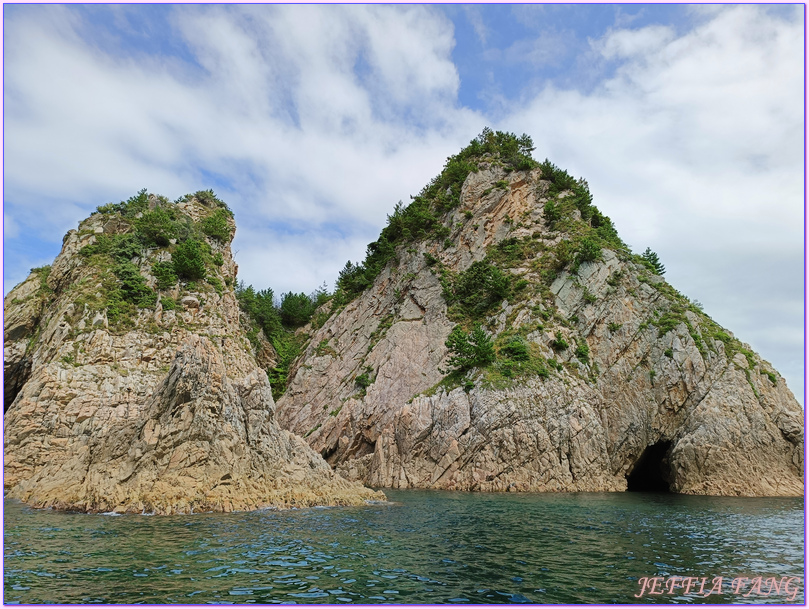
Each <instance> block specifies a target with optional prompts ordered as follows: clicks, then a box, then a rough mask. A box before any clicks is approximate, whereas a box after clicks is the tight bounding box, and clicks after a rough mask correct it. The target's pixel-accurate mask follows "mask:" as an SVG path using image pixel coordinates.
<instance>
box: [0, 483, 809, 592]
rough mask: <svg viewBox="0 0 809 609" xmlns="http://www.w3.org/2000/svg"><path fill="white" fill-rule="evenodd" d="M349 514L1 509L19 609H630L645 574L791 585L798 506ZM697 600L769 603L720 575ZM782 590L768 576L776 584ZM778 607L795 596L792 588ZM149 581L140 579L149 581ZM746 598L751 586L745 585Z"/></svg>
mask: <svg viewBox="0 0 809 609" xmlns="http://www.w3.org/2000/svg"><path fill="white" fill-rule="evenodd" d="M388 495H389V497H390V499H391V500H392V501H391V503H383V504H377V505H373V506H369V507H362V508H332V509H313V510H288V511H279V510H263V511H258V512H250V513H236V514H195V515H192V516H170V517H159V518H158V517H150V518H145V517H143V516H128V515H127V516H116V517H114V518H113V517H110V516H105V515H87V514H65V513H60V512H55V511H50V510H39V511H38V510H32V509H30V508H27V507H25V506H23V505H21V504H19V503H17V502H13V501H6V502H5V523H4V524H5V530H4V534H5V572H4V576H5V577H4V586H5V600H6V602H7V603H9V604H19V603H90V602H94V603H189V602H193V603H246V602H250V603H267V604H270V603H272V604H278V603H334V604H344V603H375V602H378V603H447V602H451V603H593V602H598V603H636V602H638V599H637V598H635V597H634V595H635V594H638V593H639V592H640V590H641V586H642V583H641V582H642V581H645V580H644V579H643V578H651V577H662V578H667V577H678V578H684V577H694V578H703V577H704V578H708V580H707V582H708V583H707V585H706V589H707V588H709V587H710V586H711V583H710V582H711V581H712V580H713V578H714V577H717V576H723V577H725V578H730V579H732V578H733V577H736V576H739V575H741V576H745V577H751V576H752V575H751V574H758V575H761V576H762V577H776V578H780V577H788V576H795V577H799V578H800V577H802V574H803V539H804V532H803V504H802V501H801V500H800V499H794V500H793V499H738V498H715V497H713V498H708V497H684V496H677V495H652V494H650V495H646V494H638V493H622V494H621V493H616V494H602V493H568V494H546V495H543V494H524V495H522V494H516V495H515V494H507V495H505V494H502V495H500V494H471V493H451V492H436V491H389V492H388ZM730 579H728V583H727V585H725V588H724V589H723V590H722V592H721V594H715V595H712V596H705V597H700V596H696V595H695V594H694V593H693V592H692V593H689V594H686V593H685V592H684V590H682V589H677V588H673V589H672V591H671V593H670V594H669V593H668V591H666V593H665V594H663V595H661V596H648V595H647V596H644V597H643V599H642V602H651V603H664V602H683V603H706V602H710V603H729V602H733V603H748V604H749V603H783V602H786V601H787V600H788V593H787V592H784V590H783V589H782V590H781V591H780V592H779V593H777V594H772V595H769V596H761V595H756V594H752V595H751V596H749V597H744V596H743V595H741V594H733V593H732V592H731V590H730V587H729V581H730ZM779 581H780V580H779ZM798 581H799V583H800V585H799V591H798V593H797V594H796V596H795V598H794V599H792V602H795V603H802V602H803V599H804V592H803V582H802V580H798ZM147 583H148V585H145V584H147ZM748 591H749V588H748Z"/></svg>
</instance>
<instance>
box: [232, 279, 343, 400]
mask: <svg viewBox="0 0 809 609" xmlns="http://www.w3.org/2000/svg"><path fill="white" fill-rule="evenodd" d="M236 298H237V300H238V301H239V308H240V309H241V310H242V311H243V312H244V313H245V314H246V315H247V317H248V319H249V320H250V325H251V328H250V330H249V331H248V333H247V337H248V339H250V342H251V343H252V344H253V345H254V346H255V345H257V344H258V343H257V341H258V335H259V332H260V331H263V332H264V335H265V336H266V337H267V340H269V341H270V344H272V346H273V348H274V349H275V351H276V353H277V354H278V361H277V363H276V366H275V367H274V368H272V369H270V370H268V371H267V376H268V378H269V380H270V386H271V387H272V392H273V397H274V398H275V399H278V398H279V397H281V396H282V395H283V394H284V392H285V391H286V386H287V380H288V375H289V369H290V367H291V365H292V363H293V362H294V361H295V359H296V358H297V357H298V356H299V355H300V354H301V353H302V352H303V350H304V349H305V347H306V344H307V343H308V341H309V336H308V335H306V334H303V333H296V332H295V329H296V328H299V327H301V326H304V325H306V324H307V323H308V322H309V320H310V319H311V318H312V316H313V314H314V312H315V310H316V309H317V308H318V307H319V306H320V305H321V304H323V303H325V302H326V301H328V300H329V298H330V295H329V294H328V292H327V291H326V289H325V286H322V287H320V288H319V289H317V290H316V291H314V292H313V293H312V294H310V295H308V296H307V295H306V294H295V293H293V292H288V293H286V294H284V295H283V296H282V298H281V301H280V302H278V303H276V302H275V294H274V292H273V291H272V289H270V288H267V289H266V290H260V291H256V290H255V289H254V288H253V286H251V285H248V286H245V284H244V282H239V285H238V286H237V287H236ZM323 323H325V319H323V320H321V325H322V324H323ZM327 342H328V341H326V343H327ZM321 347H322V348H323V349H326V348H327V347H326V345H325V344H323V343H321V345H319V346H318V351H317V353H318V355H322V354H323V353H321ZM329 349H330V348H329ZM330 351H331V352H332V353H333V354H334V355H336V353H335V352H334V350H333V349H330Z"/></svg>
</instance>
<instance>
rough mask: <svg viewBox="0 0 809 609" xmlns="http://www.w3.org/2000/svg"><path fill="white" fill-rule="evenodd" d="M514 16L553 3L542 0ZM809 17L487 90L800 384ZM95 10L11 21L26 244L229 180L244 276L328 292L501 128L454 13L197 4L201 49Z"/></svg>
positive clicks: (181, 14) (614, 54)
mask: <svg viewBox="0 0 809 609" xmlns="http://www.w3.org/2000/svg"><path fill="white" fill-rule="evenodd" d="M537 8H539V9H540V10H535V9H537ZM529 9H530V10H529ZM132 10H140V8H139V7H138V9H134V8H133V9H132ZM515 10H517V14H518V16H520V15H521V16H522V17H521V18H524V19H533V20H535V21H536V20H540V21H542V20H543V19H544V16H543V15H544V13H543V12H542V7H526V8H518V9H515ZM801 11H802V7H795V12H794V16H793V18H791V19H784V18H783V17H779V16H777V15H775V14H772V13H771V12H768V11H767V10H766V9H764V8H762V7H757V6H726V7H719V8H718V9H716V10H713V9H712V10H711V11H710V12H706V11H702V12H701V14H700V15H701V16H700V19H701V20H700V24H699V25H698V26H697V27H696V28H695V29H693V30H692V31H690V32H688V33H686V34H683V35H678V34H676V33H674V30H673V29H671V28H668V27H663V26H649V27H645V28H636V29H628V28H618V27H616V28H615V29H613V30H611V31H609V32H608V33H607V35H606V36H604V37H603V38H602V39H600V40H596V41H593V42H592V48H593V49H594V50H595V51H597V52H598V53H600V54H601V60H602V61H604V62H605V64H606V63H609V64H610V65H614V66H617V67H616V71H615V73H614V75H613V76H612V77H610V78H609V79H607V80H606V81H604V82H603V83H602V84H601V85H600V86H598V87H596V88H595V89H594V90H593V91H592V92H591V93H587V94H583V93H580V92H577V91H567V90H559V89H554V88H551V87H549V88H545V89H544V90H541V91H540V92H539V93H538V94H536V95H534V96H532V97H529V96H528V95H527V94H526V92H525V91H523V95H522V96H521V97H520V98H519V104H520V105H515V102H513V101H508V100H506V98H505V97H503V96H499V95H498V92H497V91H487V92H486V94H487V95H489V96H490V97H491V98H492V99H497V100H499V105H498V107H497V111H498V116H500V115H504V116H506V117H507V118H506V119H505V120H503V121H502V122H501V125H500V127H501V128H507V129H508V130H511V131H516V132H518V133H522V132H528V133H529V134H531V135H532V136H533V137H534V141H535V143H536V145H537V152H536V155H537V157H538V158H540V159H542V158H545V156H548V157H549V158H551V159H552V160H553V161H554V162H555V163H557V164H558V165H560V166H562V167H565V168H567V169H568V170H570V171H571V172H572V173H574V174H576V175H583V176H585V177H586V178H587V179H588V181H589V183H590V186H591V189H592V191H593V193H594V195H595V200H596V203H597V205H599V207H601V208H602V210H603V211H605V213H607V214H609V215H610V216H611V217H612V218H613V219H614V220H615V222H616V225H617V227H618V229H619V231H620V233H621V235H622V236H623V237H624V239H625V240H626V241H627V242H628V243H630V244H631V245H633V246H634V247H635V249H636V250H642V249H643V248H644V247H646V246H647V245H649V246H651V247H652V248H653V249H655V250H656V251H657V252H658V253H659V254H660V255H661V258H662V259H663V262H664V263H665V264H666V265H667V267H668V277H669V279H670V280H671V282H672V284H673V285H675V286H676V287H677V288H678V289H680V290H682V291H683V292H684V293H686V294H688V295H689V296H691V297H695V298H698V299H699V300H701V301H702V302H703V303H704V304H705V306H706V309H707V311H708V313H710V314H711V315H713V316H714V317H715V318H716V319H717V321H719V322H720V323H723V324H725V325H727V326H729V327H730V328H731V329H732V330H733V331H734V332H736V333H737V335H738V336H739V337H740V338H741V339H742V340H746V341H748V342H751V343H752V344H753V346H754V347H755V348H757V349H760V350H761V351H762V355H764V356H765V357H767V358H768V359H771V360H772V361H773V363H774V364H775V365H776V367H778V368H779V369H781V371H782V372H783V373H785V374H789V383H790V386H791V387H792V388H793V390H796V392H798V393H799V392H801V391H802V378H801V377H802V368H800V367H799V366H798V365H797V364H795V362H798V361H799V360H800V356H801V354H800V353H798V348H799V345H798V343H799V342H801V341H802V335H801V332H800V330H801V326H800V324H801V321H802V319H801V317H800V312H801V311H802V297H803V290H802V275H801V273H802V268H801V265H800V264H799V262H800V261H801V260H802V246H803V233H802V226H803V181H802V176H803V165H802V163H803V138H802V134H803V19H802V12H801ZM473 13H474V11H473V12H471V13H468V14H470V15H471V14H473ZM82 15H85V16H82ZM126 15H127V13H126V11H125V10H118V9H116V11H115V19H117V22H118V23H119V24H125V23H126V21H125V20H126ZM87 19H89V18H88V17H86V13H81V12H77V11H75V10H73V9H71V8H68V7H65V6H57V5H47V6H20V7H16V8H15V9H14V10H12V11H9V13H8V14H7V16H6V18H5V23H4V26H5V29H4V36H5V40H4V51H5V59H4V72H5V74H4V75H5V90H4V103H5V148H4V155H5V193H4V194H5V199H6V203H7V204H8V205H7V207H6V211H5V213H4V218H6V219H7V222H8V224H7V227H6V228H7V230H6V237H8V238H9V239H11V240H13V238H14V231H15V230H17V231H18V232H17V234H18V235H19V239H23V238H25V236H26V235H28V234H32V233H38V234H40V235H42V234H44V233H49V234H52V235H53V237H52V239H53V241H54V242H55V243H57V244H58V240H59V238H60V237H61V235H62V234H63V233H64V231H65V230H67V229H68V228H72V227H74V226H75V224H76V222H77V221H78V220H79V219H81V218H83V217H84V216H86V215H87V213H88V212H89V211H90V210H91V209H92V208H93V207H95V206H96V205H98V204H101V203H105V202H107V201H109V200H120V199H121V198H126V197H127V196H129V195H131V194H133V193H134V192H135V191H137V190H138V189H140V188H142V187H144V186H147V187H148V188H149V189H150V190H151V191H153V192H158V193H161V194H165V195H167V196H169V197H172V198H174V197H177V196H179V195H181V194H185V193H186V192H190V191H195V190H197V189H199V188H207V187H208V186H209V185H210V179H211V178H210V175H212V174H214V175H219V176H222V177H223V179H224V180H225V182H226V183H227V184H228V186H223V187H221V188H218V193H219V194H220V196H222V198H224V199H225V200H226V201H228V203H230V204H231V206H232V207H233V208H234V210H235V211H236V213H237V219H238V222H239V231H238V233H237V237H236V242H235V244H234V247H235V249H237V250H240V252H239V254H238V256H237V259H238V261H239V262H240V264H241V265H242V268H241V273H240V275H241V278H243V279H244V280H245V281H247V282H248V283H253V284H254V285H256V286H258V287H265V286H268V285H269V286H272V287H273V288H274V289H275V290H276V293H280V292H282V291H287V290H290V289H291V290H294V291H310V290H312V289H314V288H315V287H316V286H317V285H318V284H320V283H321V281H323V280H326V281H329V282H331V281H333V280H334V278H335V277H336V274H337V272H338V270H339V269H340V268H341V267H342V266H343V264H344V263H345V261H346V259H348V258H351V259H352V260H355V261H356V260H359V259H362V257H363V255H364V251H365V244H367V243H368V242H369V241H371V240H373V239H374V238H376V236H377V235H378V231H379V229H380V228H381V226H382V225H383V223H384V220H385V216H386V214H387V213H388V212H389V211H390V210H391V209H392V207H393V204H394V203H395V202H396V201H397V200H399V199H403V200H404V201H405V202H406V201H408V196H409V195H411V194H416V193H417V192H418V191H419V190H420V188H421V187H422V186H423V185H424V184H425V183H426V182H427V181H429V179H430V178H432V177H433V176H434V175H435V174H436V173H437V172H438V171H439V170H440V168H441V167H442V165H443V162H444V160H445V158H446V156H448V155H449V154H452V153H454V152H456V151H457V150H458V149H459V148H460V147H461V146H463V145H464V144H466V143H467V142H468V141H469V139H470V138H471V137H473V136H474V135H475V134H476V133H477V132H479V131H480V129H481V128H482V127H483V126H484V125H485V124H486V123H487V122H489V121H487V120H486V118H485V117H483V116H482V115H481V114H480V113H478V112H475V111H472V110H469V109H466V108H459V107H458V101H457V96H458V90H459V86H460V80H459V76H458V72H457V70H456V68H455V66H454V64H453V62H452V52H453V47H454V35H453V26H452V23H451V22H450V21H449V20H448V19H447V18H446V17H445V16H444V14H443V13H441V12H439V11H438V10H437V9H435V8H433V7H425V6H417V5H402V6H364V5H363V6H287V5H278V6H267V5H255V6H239V7H236V6H222V5H207V6H192V5H189V6H178V7H176V8H175V9H174V10H173V11H172V12H171V19H170V21H169V24H170V26H169V27H170V28H171V30H172V31H173V33H174V35H175V36H176V42H178V43H182V44H186V45H187V46H188V49H189V51H190V54H191V55H192V56H193V58H194V59H195V61H196V62H197V64H189V63H187V62H186V61H185V60H183V59H180V58H176V57H167V56H165V55H161V54H159V53H158V52H157V51H156V50H155V51H154V52H153V50H152V49H150V48H144V49H142V50H141V51H140V52H138V53H132V52H123V51H118V52H110V51H109V48H110V45H114V44H116V43H117V42H116V40H115V39H114V37H113V36H112V35H110V34H109V33H105V32H102V33H101V34H99V35H98V36H96V35H95V33H96V31H97V28H96V29H93V24H92V23H88V21H87ZM472 23H473V27H475V28H476V31H477V32H478V36H482V38H481V39H482V40H486V30H485V27H486V24H485V23H483V22H482V21H481V22H480V23H478V24H477V25H475V23H476V22H475V21H474V17H472ZM624 23H625V21H624ZM481 28H484V29H481ZM545 42H547V40H546V41H545ZM542 43H543V41H542V40H539V41H534V42H533V43H530V44H529V43H525V42H523V43H519V42H518V41H517V42H515V46H513V47H512V50H511V53H512V55H511V56H510V58H511V59H515V58H517V57H518V56H519V57H523V58H525V57H528V58H531V57H533V59H534V60H535V62H537V63H542V62H543V61H550V60H551V59H552V58H551V59H548V56H547V52H548V51H547V49H545V48H544V47H543V46H542ZM558 44H559V46H560V47H563V46H564V41H563V40H560V41H558ZM520 45H522V46H520ZM518 51H519V53H518ZM543 53H545V54H543ZM507 59H509V57H505V56H501V57H500V60H502V61H506V60H507ZM530 84H531V86H532V87H533V86H535V81H532V82H531V83H530ZM526 100H527V101H526ZM9 218H10V221H9V220H8V219H9ZM330 235H332V236H330ZM19 258H20V260H22V257H19ZM20 264H22V262H21V263H20ZM25 271H27V268H25V269H21V268H16V267H15V268H6V269H5V277H6V279H7V280H8V279H10V278H16V277H19V276H20V275H21V274H22V276H24V272H25ZM7 286H8V287H10V285H8V284H7ZM734 295H738V296H737V297H736V298H734ZM779 303H780V304H779ZM790 337H792V338H791V339H790ZM782 362H783V363H782ZM787 369H789V370H787Z"/></svg>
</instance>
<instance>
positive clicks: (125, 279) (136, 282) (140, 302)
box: [113, 261, 157, 307]
mask: <svg viewBox="0 0 809 609" xmlns="http://www.w3.org/2000/svg"><path fill="white" fill-rule="evenodd" d="M113 272H114V273H115V275H116V277H118V279H119V281H120V282H121V284H120V288H119V289H120V292H121V296H122V298H123V299H124V300H125V301H126V302H130V303H132V304H134V305H137V306H138V307H153V306H155V305H156V304H157V294H155V293H154V292H153V291H152V290H150V289H149V288H148V287H147V286H146V278H145V277H144V276H143V275H141V274H140V270H139V269H138V267H136V266H135V265H134V264H132V263H131V262H129V261H126V262H119V263H118V264H117V265H116V266H115V268H114V269H113Z"/></svg>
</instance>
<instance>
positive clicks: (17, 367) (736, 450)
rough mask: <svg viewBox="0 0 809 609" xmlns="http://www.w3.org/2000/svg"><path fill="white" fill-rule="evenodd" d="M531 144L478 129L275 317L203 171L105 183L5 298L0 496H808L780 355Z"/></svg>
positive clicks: (108, 502)
mask: <svg viewBox="0 0 809 609" xmlns="http://www.w3.org/2000/svg"><path fill="white" fill-rule="evenodd" d="M532 149H533V146H532V143H531V140H530V138H528V137H527V136H522V137H516V136H514V135H513V134H508V133H501V132H492V131H489V130H484V132H483V133H482V134H481V135H480V136H479V137H478V138H476V139H475V140H473V141H472V142H471V143H470V145H469V146H468V147H466V148H464V149H463V150H462V151H461V152H459V153H458V154H457V155H455V156H453V157H450V158H449V159H448V160H447V163H446V166H445V167H444V170H443V171H442V172H441V174H439V175H438V176H437V177H436V178H435V179H434V180H433V181H432V182H431V183H430V184H428V185H427V186H426V187H425V188H424V189H423V191H422V192H421V193H420V194H419V195H418V196H416V197H414V198H413V201H412V202H411V203H410V204H409V205H407V206H405V205H403V204H399V205H397V206H396V208H395V209H394V211H393V213H392V214H391V215H390V216H389V219H388V224H387V226H386V227H385V228H384V229H383V230H382V233H381V235H380V237H379V239H378V240H377V241H375V242H373V243H371V244H370V245H369V246H368V252H367V256H366V259H365V260H364V261H363V262H362V263H359V264H352V263H350V262H349V263H348V264H347V265H346V267H345V268H344V269H343V271H342V272H341V273H340V276H339V279H338V282H337V289H336V291H335V292H334V294H325V293H321V296H323V298H317V299H315V300H310V301H306V302H307V303H309V304H311V305H312V310H311V311H309V312H308V313H307V314H306V316H304V317H302V318H300V319H297V318H296V317H295V311H292V312H287V315H288V317H289V319H287V321H286V322H285V323H287V326H288V327H286V328H282V327H281V325H279V324H280V323H281V322H280V321H278V320H279V319H281V318H280V317H278V315H279V313H278V311H276V309H275V308H274V307H273V304H272V303H273V300H272V292H271V291H265V292H263V293H261V292H259V293H258V294H257V293H256V292H255V291H254V290H253V289H252V287H250V288H245V287H244V286H243V285H242V286H240V285H238V284H237V282H236V271H237V267H236V264H235V263H234V261H233V258H232V254H231V250H230V242H231V240H232V237H233V233H234V231H235V223H234V220H233V217H232V213H231V212H230V210H229V209H228V208H227V206H226V205H225V204H224V203H222V202H221V201H219V200H218V199H217V198H216V197H215V195H213V193H212V192H210V191H201V192H198V193H196V194H195V195H188V196H186V197H182V198H181V199H179V200H178V201H176V202H174V203H171V202H169V201H168V200H166V199H165V198H163V197H158V196H155V195H148V194H147V193H146V192H145V191H143V192H141V193H138V195H136V196H135V197H133V198H132V199H130V200H129V201H126V202H122V203H119V204H110V205H105V206H102V207H100V208H99V209H98V211H97V212H95V213H94V214H93V215H91V216H90V218H88V219H87V220H85V221H83V222H82V223H81V224H80V225H79V229H78V230H74V231H70V232H69V233H68V234H67V235H66V236H65V240H64V244H63V247H62V251H61V253H60V254H59V256H58V257H57V258H56V260H55V261H54V263H53V265H52V266H51V267H44V268H41V269H33V270H32V272H31V275H30V276H29V277H28V278H27V279H26V280H25V281H24V282H23V283H21V284H19V285H18V286H16V287H15V288H14V289H13V290H12V291H11V292H10V293H9V294H8V295H7V296H6V298H5V300H4V309H5V325H4V372H5V375H4V383H5V394H4V396H5V417H4V431H5V447H4V451H5V489H6V493H7V496H10V497H15V498H18V499H21V500H23V501H26V502H28V503H30V504H31V505H34V506H40V507H42V506H51V507H55V508H62V509H77V510H85V511H116V512H142V511H146V512H155V513H174V512H190V511H209V510H216V511H229V510H240V509H253V508H257V507H264V506H273V505H275V506H296V505H300V506H306V505H315V504H325V505H334V504H360V503H362V502H363V501H367V500H370V499H375V498H381V497H382V495H381V493H374V492H373V491H370V490H368V489H367V488H365V487H364V486H363V484H365V485H368V486H373V487H393V488H441V489H456V490H478V491H624V490H627V489H629V490H669V491H673V492H678V493H689V494H705V495H747V496H753V495H765V496H770V495H784V496H788V495H802V494H803V450H804V448H803V446H804V439H803V436H804V426H803V411H802V410H801V407H800V406H799V404H798V403H797V401H796V400H795V398H794V396H793V395H792V393H791V392H790V391H789V389H788V388H787V386H786V383H785V381H784V379H783V378H782V377H781V376H780V375H779V374H778V373H777V371H776V370H774V369H773V367H772V366H771V365H770V364H768V363H767V362H765V361H764V360H762V359H761V358H760V357H759V356H758V355H757V354H756V353H755V352H753V350H752V349H751V348H750V346H749V345H747V344H745V343H743V342H741V341H740V340H739V339H737V338H736V337H735V336H734V335H733V334H732V333H731V332H730V331H728V330H726V329H724V328H722V327H720V326H719V325H718V324H716V323H715V322H714V321H713V320H711V319H710V317H708V316H707V315H706V314H705V313H704V312H703V311H702V310H701V307H700V306H699V305H698V303H696V302H693V301H691V300H690V299H688V298H687V297H685V296H684V295H682V294H680V293H679V292H678V291H677V290H676V289H675V288H674V287H672V286H671V285H669V284H668V283H667V282H666V281H665V279H664V278H663V272H664V269H663V267H662V265H661V264H660V262H659V261H658V260H657V257H656V256H655V255H654V254H653V253H652V252H650V251H648V250H647V252H645V254H644V255H638V254H634V253H632V252H631V251H630V249H629V248H628V247H627V246H626V245H625V244H624V243H623V242H622V241H621V239H620V238H619V236H618V234H617V232H616V230H615V228H614V226H613V224H612V222H611V221H610V219H609V218H608V217H606V216H605V215H603V214H602V213H601V212H600V211H599V210H598V209H597V208H596V207H595V206H594V205H593V202H592V196H591V194H590V192H589V188H588V186H587V183H586V182H585V181H584V180H576V179H573V178H572V177H571V176H570V175H568V174H567V172H565V171H563V170H561V169H559V168H558V167H556V166H554V165H553V164H552V163H550V162H549V161H545V162H544V163H538V162H536V161H535V160H534V159H533V158H532V157H531V151H532ZM286 296H289V299H285V302H286V301H287V300H289V301H290V302H292V301H293V300H295V298H294V297H296V295H291V294H290V295H286ZM300 296H301V297H303V300H306V298H305V297H304V295H300ZM262 298H263V300H262ZM262 303H263V304H262ZM268 303H269V304H268ZM282 308H283V307H282ZM283 313H284V311H283V310H282V311H281V314H283ZM285 319H286V318H285ZM282 332H283V333H282Z"/></svg>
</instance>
